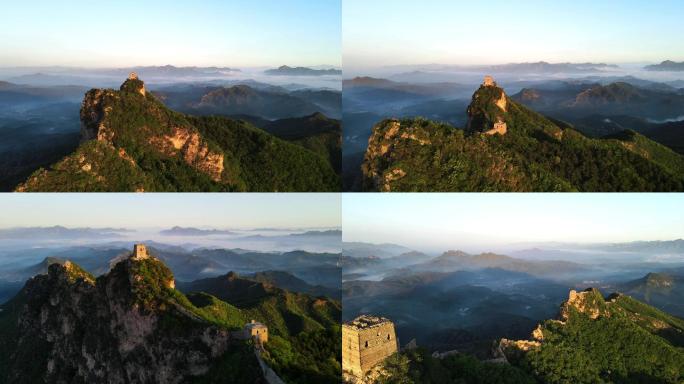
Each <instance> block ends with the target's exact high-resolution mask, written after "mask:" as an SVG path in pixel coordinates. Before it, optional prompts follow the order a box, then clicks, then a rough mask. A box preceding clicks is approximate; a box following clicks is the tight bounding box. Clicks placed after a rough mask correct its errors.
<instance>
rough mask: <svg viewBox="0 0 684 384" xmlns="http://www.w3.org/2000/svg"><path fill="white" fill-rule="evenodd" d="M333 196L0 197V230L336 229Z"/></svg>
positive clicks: (337, 202) (336, 210)
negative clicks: (103, 228)
mask: <svg viewBox="0 0 684 384" xmlns="http://www.w3.org/2000/svg"><path fill="white" fill-rule="evenodd" d="M340 220H341V219H340V195H339V194H334V193H315V194H307V193H285V194H279V193H233V194H230V193H145V194H130V193H127V194H121V193H102V194H99V193H45V194H40V193H39V194H33V193H30V194H9V193H4V194H1V196H0V228H10V227H27V226H53V225H61V226H65V227H117V228H162V227H164V228H167V227H172V226H174V225H178V226H186V227H187V226H193V227H208V228H233V229H242V228H244V229H251V228H331V227H335V228H337V227H340Z"/></svg>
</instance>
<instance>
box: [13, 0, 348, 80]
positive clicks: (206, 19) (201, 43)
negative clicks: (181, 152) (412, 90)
mask: <svg viewBox="0 0 684 384" xmlns="http://www.w3.org/2000/svg"><path fill="white" fill-rule="evenodd" d="M3 11H4V14H5V18H4V20H3V24H2V26H0V66H3V67H8V66H9V67H15V66H20V67H30V66H69V67H83V68H94V67H107V68H112V67H130V66H136V65H143V66H149V65H165V64H167V63H174V65H176V66H217V67H273V66H275V67H277V66H280V65H285V64H287V65H291V66H296V65H301V66H319V65H331V66H340V65H341V38H340V35H341V18H340V15H341V4H340V2H337V1H333V2H310V1H306V0H293V1H288V2H287V3H284V2H279V1H276V0H264V1H259V2H256V3H255V2H251V1H247V0H236V1H231V2H229V3H225V2H221V1H217V0H209V1H205V2H203V3H201V5H199V4H192V3H180V2H164V1H160V0H154V1H148V2H144V3H139V2H134V1H130V0H125V1H119V2H116V3H92V2H88V1H85V0H77V1H71V2H68V3H64V4H63V3H55V2H52V1H47V0H32V1H26V2H19V3H16V2H14V3H12V4H6V5H5V6H4V8H3ZM95 16H97V17H95ZM160 63H164V64H160Z"/></svg>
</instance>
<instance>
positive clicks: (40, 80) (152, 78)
mask: <svg viewBox="0 0 684 384" xmlns="http://www.w3.org/2000/svg"><path fill="white" fill-rule="evenodd" d="M266 69H268V68H241V69H240V70H234V71H232V70H226V71H215V72H214V73H197V74H191V75H182V76H177V75H167V74H159V73H149V74H147V75H146V73H145V72H144V71H142V72H140V73H138V76H139V77H140V79H141V80H143V81H144V82H145V84H146V85H147V86H148V88H150V89H151V90H154V88H155V87H156V86H164V85H169V84H178V83H202V84H213V85H216V86H221V85H223V86H229V85H236V84H241V83H243V82H248V81H257V82H262V83H267V84H270V85H276V86H280V87H283V88H285V89H287V90H290V91H292V90H298V89H305V88H314V89H333V90H341V89H342V83H341V79H342V77H341V76H339V75H323V76H274V75H267V74H265V73H264V70H266ZM126 76H127V74H125V73H123V72H122V70H119V69H82V68H66V67H27V68H22V67H17V68H0V80H2V81H8V82H11V83H16V84H25V85H32V86H61V85H77V86H85V87H89V88H118V87H119V86H120V85H121V83H122V82H123V81H124V80H125V79H126Z"/></svg>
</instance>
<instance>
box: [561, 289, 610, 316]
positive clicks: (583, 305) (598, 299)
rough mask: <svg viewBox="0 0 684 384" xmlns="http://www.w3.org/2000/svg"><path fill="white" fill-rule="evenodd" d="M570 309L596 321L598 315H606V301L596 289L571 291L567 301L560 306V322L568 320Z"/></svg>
mask: <svg viewBox="0 0 684 384" xmlns="http://www.w3.org/2000/svg"><path fill="white" fill-rule="evenodd" d="M570 308H572V309H574V310H576V311H578V312H580V313H584V314H586V315H587V316H589V318H591V319H597V318H598V317H599V316H600V315H602V314H605V313H607V308H606V300H605V299H604V298H603V295H601V292H599V290H598V289H596V288H587V289H585V290H584V291H582V292H577V291H575V290H574V289H573V290H571V291H570V294H569V296H568V300H567V301H565V302H564V303H563V304H562V305H561V311H560V317H561V319H562V320H564V321H567V320H568V319H569V318H570V314H571V310H570Z"/></svg>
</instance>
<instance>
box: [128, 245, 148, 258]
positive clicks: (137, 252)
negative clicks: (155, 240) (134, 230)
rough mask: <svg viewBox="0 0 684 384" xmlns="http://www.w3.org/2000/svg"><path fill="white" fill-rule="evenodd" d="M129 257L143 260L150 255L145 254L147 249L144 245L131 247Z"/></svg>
mask: <svg viewBox="0 0 684 384" xmlns="http://www.w3.org/2000/svg"><path fill="white" fill-rule="evenodd" d="M131 257H132V258H133V259H136V260H143V259H147V258H149V257H150V254H149V253H147V247H146V246H145V244H135V245H134V246H133V255H132V256H131Z"/></svg>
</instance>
